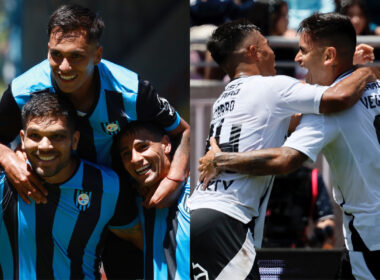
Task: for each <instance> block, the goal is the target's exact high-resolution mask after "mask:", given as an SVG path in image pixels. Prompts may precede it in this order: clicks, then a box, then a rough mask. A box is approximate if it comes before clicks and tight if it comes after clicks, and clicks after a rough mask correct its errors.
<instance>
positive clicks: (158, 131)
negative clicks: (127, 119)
mask: <svg viewBox="0 0 380 280" xmlns="http://www.w3.org/2000/svg"><path fill="white" fill-rule="evenodd" d="M143 130H145V131H146V132H148V133H149V135H150V136H152V140H153V141H157V142H158V141H161V139H162V137H163V136H164V135H165V134H167V133H165V131H164V130H163V129H162V128H161V127H159V126H157V125H156V124H154V123H151V122H132V123H130V124H129V125H128V127H127V128H126V129H124V130H123V131H121V132H120V133H119V135H118V138H120V137H121V136H135V135H136V134H137V133H139V132H140V131H143Z"/></svg>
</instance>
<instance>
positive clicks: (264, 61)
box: [189, 21, 374, 279]
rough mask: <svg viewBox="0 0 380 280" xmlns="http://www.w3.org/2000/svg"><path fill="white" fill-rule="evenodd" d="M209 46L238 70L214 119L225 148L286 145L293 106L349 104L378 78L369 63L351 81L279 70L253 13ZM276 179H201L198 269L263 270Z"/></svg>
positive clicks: (195, 214)
mask: <svg viewBox="0 0 380 280" xmlns="http://www.w3.org/2000/svg"><path fill="white" fill-rule="evenodd" d="M208 49H209V50H210V52H211V54H212V56H213V58H214V60H215V61H217V62H218V64H219V65H221V66H222V68H223V69H224V70H225V71H226V72H227V73H228V75H229V76H230V77H231V82H230V83H229V84H227V86H226V87H225V91H224V92H223V93H222V94H221V95H220V97H219V98H218V99H217V101H216V102H215V103H214V106H213V116H212V120H211V124H210V136H211V137H212V136H214V137H216V138H217V139H218V141H219V144H220V146H221V148H222V150H223V151H229V152H233V151H236V152H241V151H250V150H255V149H260V148H264V147H273V146H277V145H281V144H282V143H283V141H284V139H285V135H286V133H287V129H288V126H289V121H290V117H291V115H292V114H294V113H297V112H303V113H306V112H308V113H320V112H323V113H326V112H333V111H339V110H343V109H344V108H347V107H349V106H352V105H353V104H354V103H355V102H356V101H357V100H358V98H359V97H360V95H361V93H362V91H363V89H364V87H365V84H366V82H367V81H368V79H369V78H370V79H374V75H373V74H372V72H371V71H370V70H369V69H359V70H357V72H355V73H354V75H353V76H351V77H350V78H351V81H348V80H344V81H342V83H338V84H337V85H335V87H331V88H328V87H321V86H317V85H308V84H305V83H301V82H300V81H298V80H296V79H293V78H290V77H286V76H274V74H275V69H274V54H273V51H272V49H271V48H270V47H269V46H268V42H267V40H266V39H265V38H264V37H263V36H262V35H261V34H260V32H259V31H258V30H257V27H256V26H254V25H252V24H250V23H248V22H246V21H236V22H230V23H226V24H224V25H222V26H220V27H219V28H217V29H216V30H215V32H214V33H213V35H212V37H211V39H210V41H209V42H208ZM207 148H208V146H207V147H206V149H207ZM272 180H273V177H272V176H265V177H260V178H258V177H254V176H249V175H246V174H242V173H239V172H235V173H223V174H220V175H219V176H218V178H216V179H215V180H214V181H213V183H212V184H210V185H208V187H207V189H202V185H201V184H199V185H197V186H196V188H195V190H194V193H193V194H192V196H191V197H190V204H189V205H190V209H191V256H192V269H193V272H194V277H197V275H198V276H199V275H208V277H209V278H213V279H227V278H232V277H234V278H235V279H245V278H248V279H254V278H255V277H258V270H257V269H255V268H253V269H252V267H253V263H254V260H255V250H254V246H255V247H258V248H259V247H260V246H261V240H262V230H263V222H264V216H265V209H266V204H267V201H268V198H269V194H270V190H271V186H272ZM253 186H254V187H253ZM255 274H256V275H255Z"/></svg>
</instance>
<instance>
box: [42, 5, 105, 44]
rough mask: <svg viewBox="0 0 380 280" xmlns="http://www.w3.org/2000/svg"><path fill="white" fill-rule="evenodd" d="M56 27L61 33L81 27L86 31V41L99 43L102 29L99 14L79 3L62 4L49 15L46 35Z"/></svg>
mask: <svg viewBox="0 0 380 280" xmlns="http://www.w3.org/2000/svg"><path fill="white" fill-rule="evenodd" d="M55 27H58V28H59V29H60V30H62V32H63V33H67V32H70V31H73V30H77V29H80V28H83V29H84V30H86V31H87V42H89V43H94V42H96V43H99V41H100V37H101V36H102V33H103V29H104V22H103V20H102V19H101V18H100V16H99V15H98V14H96V13H94V12H93V11H91V10H90V9H88V8H85V7H82V6H80V5H76V4H72V5H63V6H61V7H59V8H58V9H57V10H56V11H55V12H54V13H53V14H52V15H51V16H50V19H49V23H48V30H47V31H48V36H49V38H50V34H51V32H52V30H53V29H54V28H55Z"/></svg>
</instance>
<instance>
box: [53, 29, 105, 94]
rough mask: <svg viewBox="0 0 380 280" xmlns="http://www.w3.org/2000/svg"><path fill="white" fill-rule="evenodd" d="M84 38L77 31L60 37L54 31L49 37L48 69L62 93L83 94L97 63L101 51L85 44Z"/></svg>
mask: <svg viewBox="0 0 380 280" xmlns="http://www.w3.org/2000/svg"><path fill="white" fill-rule="evenodd" d="M86 35H87V33H86V31H84V30H81V29H78V30H74V31H70V32H68V33H65V34H63V33H62V32H60V30H59V28H58V27H56V28H54V29H53V31H52V33H51V34H50V39H49V44H48V59H49V63H50V67H51V69H52V72H53V77H54V80H55V81H56V82H57V85H58V87H59V88H60V89H61V90H62V91H63V92H65V93H77V92H86V90H87V89H88V88H90V85H91V81H92V77H93V73H94V66H95V65H97V64H98V63H99V62H100V59H101V54H102V49H101V47H99V46H97V45H96V43H91V44H90V43H88V42H87V41H86Z"/></svg>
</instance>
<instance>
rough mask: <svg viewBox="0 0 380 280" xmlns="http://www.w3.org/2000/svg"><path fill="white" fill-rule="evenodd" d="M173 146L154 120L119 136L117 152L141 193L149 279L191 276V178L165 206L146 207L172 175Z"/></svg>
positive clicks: (141, 218) (147, 275)
mask: <svg viewBox="0 0 380 280" xmlns="http://www.w3.org/2000/svg"><path fill="white" fill-rule="evenodd" d="M171 149H172V146H171V143H170V139H169V137H168V135H167V134H166V133H165V131H163V130H162V129H160V128H159V127H158V126H157V125H155V124H152V123H141V122H136V123H133V124H132V125H131V126H130V127H129V128H128V130H126V131H124V132H121V134H120V135H119V136H118V140H117V145H116V151H117V153H119V155H120V157H121V161H122V165H123V166H124V168H125V169H126V170H127V171H128V173H129V174H130V175H131V176H132V177H133V179H134V181H135V186H136V190H137V191H138V193H139V196H138V198H137V203H138V206H139V216H140V221H141V223H142V226H143V232H144V240H145V243H144V244H145V247H144V255H145V273H144V278H145V279H157V280H159V279H183V280H187V279H189V278H190V213H189V209H188V207H187V199H188V197H189V195H190V184H189V177H187V178H186V179H185V180H184V181H183V182H181V184H182V188H181V189H179V190H178V194H176V193H174V194H173V195H172V196H171V197H170V198H168V200H169V201H168V202H167V203H168V204H170V205H172V206H170V207H165V208H145V207H142V203H143V200H146V199H147V196H148V194H149V193H152V192H155V191H157V188H158V185H159V183H160V181H161V180H163V179H164V178H167V179H169V180H175V179H174V178H171V177H170V175H169V169H170V164H171V161H172V150H171Z"/></svg>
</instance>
